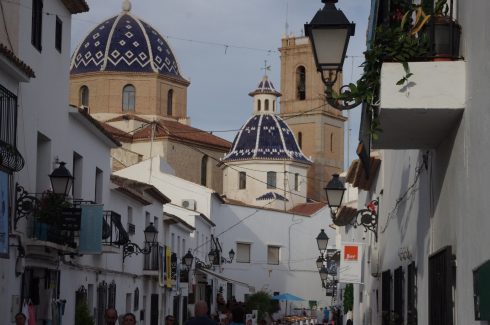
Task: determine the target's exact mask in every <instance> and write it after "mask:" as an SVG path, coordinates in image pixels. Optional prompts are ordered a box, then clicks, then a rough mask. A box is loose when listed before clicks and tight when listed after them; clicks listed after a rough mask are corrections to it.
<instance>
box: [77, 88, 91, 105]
mask: <svg viewBox="0 0 490 325" xmlns="http://www.w3.org/2000/svg"><path fill="white" fill-rule="evenodd" d="M88 99H89V90H88V87H87V86H82V87H80V91H79V98H78V106H80V107H81V108H85V107H87V108H88Z"/></svg>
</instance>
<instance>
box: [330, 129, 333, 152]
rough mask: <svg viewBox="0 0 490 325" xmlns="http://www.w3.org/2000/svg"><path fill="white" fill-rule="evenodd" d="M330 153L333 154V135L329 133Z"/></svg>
mask: <svg viewBox="0 0 490 325" xmlns="http://www.w3.org/2000/svg"><path fill="white" fill-rule="evenodd" d="M330 152H333V133H330Z"/></svg>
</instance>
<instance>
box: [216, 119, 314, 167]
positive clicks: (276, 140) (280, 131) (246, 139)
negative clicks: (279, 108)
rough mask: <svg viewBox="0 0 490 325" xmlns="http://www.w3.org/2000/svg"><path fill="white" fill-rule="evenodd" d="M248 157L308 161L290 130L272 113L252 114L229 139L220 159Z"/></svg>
mask: <svg viewBox="0 0 490 325" xmlns="http://www.w3.org/2000/svg"><path fill="white" fill-rule="evenodd" d="M249 159H261V160H294V161H299V162H303V163H307V164H309V163H311V161H310V160H309V159H308V158H306V157H305V156H304V154H303V153H302V152H301V150H300V149H299V147H298V145H297V143H296V140H295V138H294V135H293V132H292V131H291V130H290V129H289V127H288V126H287V124H286V123H285V122H284V121H283V120H282V119H281V118H280V117H279V116H276V115H273V114H263V115H254V116H252V117H251V118H250V119H249V120H248V121H247V122H246V123H245V124H244V126H243V127H242V129H241V130H240V132H238V134H237V135H236V137H235V140H234V141H233V145H232V149H231V151H230V152H228V153H227V154H226V155H225V157H224V158H223V160H224V161H238V160H249Z"/></svg>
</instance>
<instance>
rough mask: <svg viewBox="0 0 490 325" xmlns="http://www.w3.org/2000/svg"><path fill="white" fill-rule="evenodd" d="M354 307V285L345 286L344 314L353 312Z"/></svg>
mask: <svg viewBox="0 0 490 325" xmlns="http://www.w3.org/2000/svg"><path fill="white" fill-rule="evenodd" d="M353 305H354V286H353V285H352V283H349V284H347V285H346V286H345V291H344V313H345V314H347V313H348V312H349V311H351V310H352V306H353Z"/></svg>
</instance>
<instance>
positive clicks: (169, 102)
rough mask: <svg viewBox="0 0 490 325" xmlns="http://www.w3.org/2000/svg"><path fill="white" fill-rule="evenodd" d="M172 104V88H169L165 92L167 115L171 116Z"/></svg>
mask: <svg viewBox="0 0 490 325" xmlns="http://www.w3.org/2000/svg"><path fill="white" fill-rule="evenodd" d="M173 105H174V90H173V89H170V90H169V91H168V93H167V116H172V114H173V109H174V108H173Z"/></svg>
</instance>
